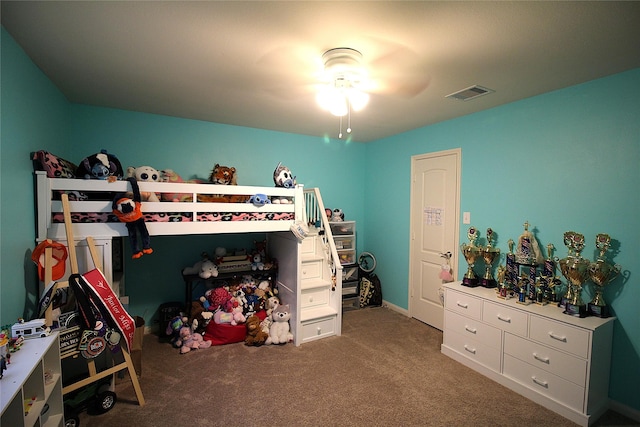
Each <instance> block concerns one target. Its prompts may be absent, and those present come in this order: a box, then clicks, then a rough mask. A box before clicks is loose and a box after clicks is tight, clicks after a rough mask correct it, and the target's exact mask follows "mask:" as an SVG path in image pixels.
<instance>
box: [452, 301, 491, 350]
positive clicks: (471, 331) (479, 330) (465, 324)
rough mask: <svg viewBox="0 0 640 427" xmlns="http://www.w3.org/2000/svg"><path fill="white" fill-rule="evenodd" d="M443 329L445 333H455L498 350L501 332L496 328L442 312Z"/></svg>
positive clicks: (455, 314) (458, 315)
mask: <svg viewBox="0 0 640 427" xmlns="http://www.w3.org/2000/svg"><path fill="white" fill-rule="evenodd" d="M444 328H445V330H446V331H453V332H457V333H459V334H460V335H463V336H468V337H469V338H471V339H475V340H478V341H480V342H481V343H483V344H485V345H486V346H488V347H492V348H495V349H497V350H500V348H501V341H502V337H501V335H502V332H501V331H500V329H498V328H494V327H493V326H489V325H487V324H485V323H482V322H480V321H479V320H475V319H470V318H468V317H466V316H462V315H460V314H457V313H454V312H453V311H450V310H445V312H444Z"/></svg>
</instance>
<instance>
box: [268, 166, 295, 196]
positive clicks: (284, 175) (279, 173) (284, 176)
mask: <svg viewBox="0 0 640 427" xmlns="http://www.w3.org/2000/svg"><path fill="white" fill-rule="evenodd" d="M273 182H274V183H275V184H276V187H284V188H294V187H295V186H296V177H295V176H293V174H292V173H291V171H290V170H289V168H288V167H286V166H283V165H282V163H281V162H280V163H278V166H276V168H275V170H274V171H273ZM271 203H276V204H288V203H293V201H292V200H291V199H290V198H287V197H272V198H271Z"/></svg>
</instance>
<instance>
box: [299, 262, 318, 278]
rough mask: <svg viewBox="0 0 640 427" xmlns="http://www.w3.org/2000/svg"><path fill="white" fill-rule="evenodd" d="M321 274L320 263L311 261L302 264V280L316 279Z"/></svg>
mask: <svg viewBox="0 0 640 427" xmlns="http://www.w3.org/2000/svg"><path fill="white" fill-rule="evenodd" d="M321 273H322V261H320V260H312V261H303V262H302V280H304V279H318V278H320V277H321Z"/></svg>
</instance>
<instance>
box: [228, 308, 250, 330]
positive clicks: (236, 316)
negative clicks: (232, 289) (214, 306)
mask: <svg viewBox="0 0 640 427" xmlns="http://www.w3.org/2000/svg"><path fill="white" fill-rule="evenodd" d="M242 310H243V308H242V306H241V305H240V304H237V303H236V304H234V307H233V311H232V312H231V314H233V318H232V319H231V324H232V325H233V326H235V325H237V324H239V323H244V322H246V321H247V318H246V317H245V315H244V313H243V311H242Z"/></svg>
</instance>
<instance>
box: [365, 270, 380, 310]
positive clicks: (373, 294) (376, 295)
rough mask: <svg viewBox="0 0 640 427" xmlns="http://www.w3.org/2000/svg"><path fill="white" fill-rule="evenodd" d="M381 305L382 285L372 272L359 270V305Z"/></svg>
mask: <svg viewBox="0 0 640 427" xmlns="http://www.w3.org/2000/svg"><path fill="white" fill-rule="evenodd" d="M381 305H382V286H381V283H380V279H379V278H378V276H376V275H375V274H374V273H365V272H364V271H362V269H361V270H360V307H367V306H371V307H380V306H381Z"/></svg>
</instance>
